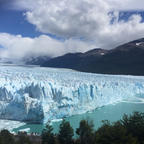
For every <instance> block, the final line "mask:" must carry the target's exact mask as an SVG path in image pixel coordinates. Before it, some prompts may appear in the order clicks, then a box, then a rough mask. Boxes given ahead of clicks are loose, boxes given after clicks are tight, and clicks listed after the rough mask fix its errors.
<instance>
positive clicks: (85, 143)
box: [76, 120, 94, 144]
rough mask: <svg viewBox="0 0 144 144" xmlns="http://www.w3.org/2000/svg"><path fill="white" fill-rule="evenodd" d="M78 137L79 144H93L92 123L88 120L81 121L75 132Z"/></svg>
mask: <svg viewBox="0 0 144 144" xmlns="http://www.w3.org/2000/svg"><path fill="white" fill-rule="evenodd" d="M76 133H77V135H79V137H80V138H79V141H80V144H93V143H94V130H93V123H92V122H89V121H88V120H82V121H81V122H80V126H79V128H77V130H76Z"/></svg>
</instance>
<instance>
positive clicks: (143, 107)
mask: <svg viewBox="0 0 144 144" xmlns="http://www.w3.org/2000/svg"><path fill="white" fill-rule="evenodd" d="M134 111H139V112H144V103H128V102H121V103H117V104H113V105H107V106H104V107H101V108H98V109H96V110H94V111H92V112H89V113H85V114H81V115H75V116H71V117H68V118H65V119H66V120H67V121H69V122H70V124H71V126H72V127H73V128H74V129H76V128H78V127H79V122H80V121H81V120H82V119H88V120H92V121H93V123H94V126H95V129H97V128H98V127H100V126H101V125H102V122H101V121H102V120H109V121H110V122H114V121H117V120H119V119H121V118H122V116H123V114H132V112H134ZM60 123H61V121H59V122H53V123H52V125H53V128H54V132H55V133H57V132H58V131H59V125H60ZM43 128H44V126H43V125H42V124H25V125H23V126H20V127H18V128H16V129H13V131H14V132H18V131H19V130H25V129H28V132H36V133H41V131H42V129H43Z"/></svg>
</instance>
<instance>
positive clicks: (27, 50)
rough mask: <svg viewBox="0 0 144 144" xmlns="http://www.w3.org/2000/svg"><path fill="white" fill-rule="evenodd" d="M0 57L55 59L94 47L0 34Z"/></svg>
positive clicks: (77, 43)
mask: <svg viewBox="0 0 144 144" xmlns="http://www.w3.org/2000/svg"><path fill="white" fill-rule="evenodd" d="M0 45H1V46H2V47H3V49H0V57H6V58H15V59H19V58H22V57H25V56H50V57H55V56H59V55H63V54H65V53H68V52H79V51H82V52H84V51H86V50H88V49H89V48H91V49H92V48H93V47H94V45H92V44H90V43H89V44H88V43H85V42H83V41H79V40H72V39H69V40H66V41H63V42H62V41H59V40H55V39H52V38H51V37H49V36H46V35H41V36H39V37H36V38H29V37H22V36H21V35H10V34H8V33H0Z"/></svg>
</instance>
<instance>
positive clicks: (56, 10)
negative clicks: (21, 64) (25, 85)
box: [0, 0, 144, 56]
mask: <svg viewBox="0 0 144 144" xmlns="http://www.w3.org/2000/svg"><path fill="white" fill-rule="evenodd" d="M13 8H15V9H25V11H26V12H25V17H26V19H27V21H28V22H29V23H31V24H33V25H35V26H36V29H37V30H39V31H40V32H42V33H44V34H47V33H50V34H54V35H56V36H60V37H63V38H66V39H67V40H66V41H64V42H61V41H58V40H55V39H52V38H50V37H48V36H46V35H42V36H40V37H36V38H33V39H32V38H23V37H21V36H14V35H8V34H4V35H5V37H6V39H7V38H9V39H10V41H9V42H8V44H5V45H3V43H2V42H3V39H4V36H3V34H1V35H0V39H1V40H0V45H3V46H4V47H6V48H7V47H8V49H9V51H11V53H10V52H8V51H7V50H6V52H5V53H6V54H7V53H8V54H7V55H9V54H10V55H15V54H14V53H15V52H13V51H12V50H13V49H17V53H18V51H19V52H20V55H21V56H23V55H24V54H26V53H28V52H30V53H34V54H35V55H37V54H41V55H43V54H45V53H47V55H52V56H58V55H62V54H64V53H66V52H78V51H86V50H88V49H91V48H92V46H93V48H95V47H101V48H106V49H110V48H114V47H116V46H118V45H120V44H123V43H125V42H128V41H130V40H134V39H137V38H141V37H144V23H142V22H141V19H142V18H141V16H140V15H133V16H131V18H129V20H128V21H127V22H124V21H118V17H119V11H120V10H139V9H144V1H143V0H124V1H122V0H121V1H120V0H27V1H26V0H21V1H20V0H15V4H14V7H13ZM111 11H114V12H113V14H110V12H111ZM112 18H114V22H113V24H111V19H112ZM74 39H75V40H74ZM76 39H77V40H76ZM78 39H79V40H78ZM80 39H85V40H86V41H85V42H84V41H81V40H80ZM82 47H83V48H82ZM21 51H23V53H21Z"/></svg>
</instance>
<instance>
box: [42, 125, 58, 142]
mask: <svg viewBox="0 0 144 144" xmlns="http://www.w3.org/2000/svg"><path fill="white" fill-rule="evenodd" d="M52 131H53V127H52V126H51V125H49V124H47V125H46V128H45V129H44V130H43V131H42V135H41V137H42V144H55V138H54V134H53V132H52Z"/></svg>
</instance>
